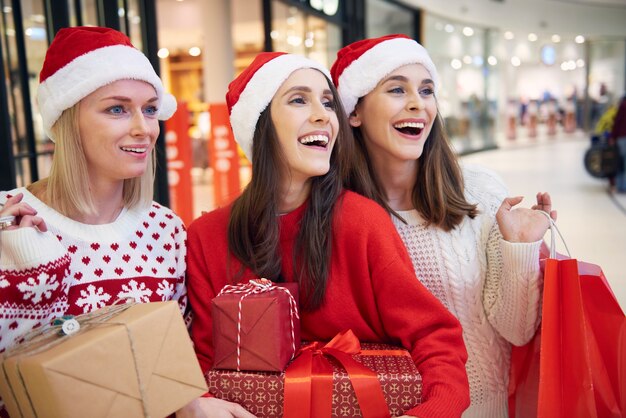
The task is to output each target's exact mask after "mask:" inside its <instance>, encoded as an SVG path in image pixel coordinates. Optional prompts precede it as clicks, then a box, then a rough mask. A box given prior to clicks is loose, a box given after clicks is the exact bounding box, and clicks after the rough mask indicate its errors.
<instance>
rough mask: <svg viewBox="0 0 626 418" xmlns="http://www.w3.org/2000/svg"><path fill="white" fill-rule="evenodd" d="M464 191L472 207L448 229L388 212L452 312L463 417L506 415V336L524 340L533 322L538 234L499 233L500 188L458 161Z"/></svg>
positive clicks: (410, 214)
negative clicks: (466, 402) (464, 356)
mask: <svg viewBox="0 0 626 418" xmlns="http://www.w3.org/2000/svg"><path fill="white" fill-rule="evenodd" d="M463 176H464V179H465V197H466V199H467V200H468V201H469V202H470V203H476V204H478V210H479V214H478V216H476V217H475V218H474V219H470V218H469V217H466V218H465V219H464V220H463V222H462V223H461V225H459V226H458V227H457V228H455V229H454V230H453V231H451V232H445V231H443V230H441V229H440V228H437V227H434V226H429V227H427V226H426V225H425V224H426V222H425V221H424V219H423V218H422V217H421V216H420V215H419V214H418V212H417V211H416V210H410V211H400V212H399V215H401V216H402V217H403V218H404V219H405V220H406V221H407V222H408V225H406V224H404V223H402V222H401V221H400V220H398V219H397V218H395V217H393V221H394V224H395V226H396V229H397V230H398V232H399V233H400V236H401V237H402V240H403V241H404V244H405V245H406V247H407V250H408V252H409V254H410V256H411V259H412V260H413V266H414V268H415V272H416V274H417V277H419V278H420V280H421V281H422V283H424V285H425V286H426V287H428V289H429V290H430V291H431V292H432V293H433V294H434V295H435V296H436V297H437V298H439V300H441V301H442V302H443V304H444V305H445V306H446V307H447V308H448V309H450V311H451V312H452V313H453V314H454V315H456V317H457V318H458V319H459V321H460V322H461V325H462V326H463V336H464V339H465V344H466V346H467V351H468V354H469V358H468V361H467V365H466V368H467V374H468V377H469V382H470V395H471V406H470V408H469V409H468V410H467V411H466V412H465V413H464V414H463V417H465V418H466V417H476V418H490V417H494V418H495V417H498V418H500V417H506V416H507V415H508V414H507V385H508V373H509V362H510V350H511V343H512V344H516V345H521V344H524V343H526V342H528V341H529V340H530V339H531V338H532V336H533V335H534V333H535V330H536V328H537V325H538V322H539V304H540V300H541V290H542V284H543V280H542V275H541V272H540V268H539V247H540V244H541V241H538V242H534V243H528V244H521V243H516V244H514V243H509V242H507V241H505V240H504V239H503V238H502V235H501V234H500V230H499V228H498V224H497V222H496V218H495V214H496V211H497V210H498V207H499V206H500V203H501V202H502V200H503V199H504V198H505V197H506V196H507V190H506V187H505V186H504V184H503V183H502V181H501V180H500V179H499V178H498V177H497V176H496V175H495V174H494V173H492V172H490V171H488V170H486V169H484V168H480V167H476V166H466V167H464V168H463Z"/></svg>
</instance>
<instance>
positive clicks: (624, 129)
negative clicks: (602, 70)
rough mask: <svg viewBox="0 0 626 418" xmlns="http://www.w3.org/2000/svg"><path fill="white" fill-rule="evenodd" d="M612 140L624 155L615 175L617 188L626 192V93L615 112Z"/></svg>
mask: <svg viewBox="0 0 626 418" xmlns="http://www.w3.org/2000/svg"><path fill="white" fill-rule="evenodd" d="M611 140H612V141H615V143H616V144H617V147H618V148H619V153H620V155H621V156H622V171H621V173H619V174H618V175H617V176H616V177H615V189H616V190H617V191H618V192H619V193H626V94H625V95H624V96H623V97H622V100H621V101H620V103H619V107H618V108H617V112H616V114H615V119H614V121H613V128H612V130H611Z"/></svg>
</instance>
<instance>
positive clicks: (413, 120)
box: [391, 118, 428, 141]
mask: <svg viewBox="0 0 626 418" xmlns="http://www.w3.org/2000/svg"><path fill="white" fill-rule="evenodd" d="M401 123H422V124H423V125H424V127H423V128H422V130H421V131H420V133H419V134H418V135H410V134H406V133H403V132H400V131H399V130H398V129H396V125H399V124H401ZM427 126H428V122H427V121H426V119H424V118H406V119H400V120H397V121H394V122H392V123H391V129H393V131H394V132H395V133H397V134H398V135H400V136H401V137H403V138H407V139H410V140H413V141H414V140H418V139H421V137H422V136H423V134H424V130H425V129H426V127H427Z"/></svg>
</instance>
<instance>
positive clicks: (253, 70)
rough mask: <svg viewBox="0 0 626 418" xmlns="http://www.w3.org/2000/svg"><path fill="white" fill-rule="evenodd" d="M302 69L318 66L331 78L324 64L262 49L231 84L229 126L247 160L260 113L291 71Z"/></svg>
mask: <svg viewBox="0 0 626 418" xmlns="http://www.w3.org/2000/svg"><path fill="white" fill-rule="evenodd" d="M302 68H313V69H316V70H318V71H320V72H322V73H323V74H324V75H325V76H326V77H328V79H330V73H329V72H328V69H326V68H325V67H324V66H323V65H322V64H320V63H318V62H316V61H313V60H311V59H308V58H306V57H303V56H301V55H295V54H287V53H286V52H262V53H260V54H259V55H257V56H256V58H255V59H254V61H252V63H251V64H250V65H249V66H248V68H246V69H245V70H244V71H243V72H242V73H241V74H239V76H238V77H237V78H235V79H234V80H233V81H232V82H231V83H230V84H229V85H228V92H227V93H226V104H227V105H228V112H229V114H230V125H231V126H232V128H233V134H234V136H235V140H236V141H237V143H238V144H239V146H240V147H241V149H242V150H243V152H244V153H245V154H246V157H248V160H250V161H252V138H253V137H254V130H255V129H256V124H257V122H258V120H259V117H260V116H261V113H262V112H263V111H264V110H265V108H266V107H267V106H268V105H269V104H270V102H271V101H272V98H273V97H274V95H275V94H276V92H277V91H278V89H279V88H280V86H281V85H282V84H283V82H284V81H285V80H286V79H287V78H288V77H289V76H290V75H291V73H293V72H294V71H296V70H299V69H302Z"/></svg>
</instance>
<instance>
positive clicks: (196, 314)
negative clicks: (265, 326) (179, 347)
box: [187, 218, 225, 373]
mask: <svg viewBox="0 0 626 418" xmlns="http://www.w3.org/2000/svg"><path fill="white" fill-rule="evenodd" d="M202 221H203V218H200V219H198V220H196V221H195V222H193V223H192V224H191V225H190V226H189V230H188V237H187V292H188V296H189V304H190V306H191V311H192V313H193V321H192V323H191V338H192V340H193V343H194V348H195V350H196V356H197V357H198V361H199V362H200V367H201V368H202V371H203V372H205V373H206V372H207V371H208V370H209V369H210V368H211V366H212V365H213V334H212V332H213V319H212V316H211V300H212V299H213V298H214V297H215V293H214V291H213V289H212V286H211V277H210V274H209V268H208V265H207V259H206V257H205V253H204V244H203V236H204V237H205V238H206V235H205V233H206V231H204V230H203V228H202ZM224 262H225V261H224Z"/></svg>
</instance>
